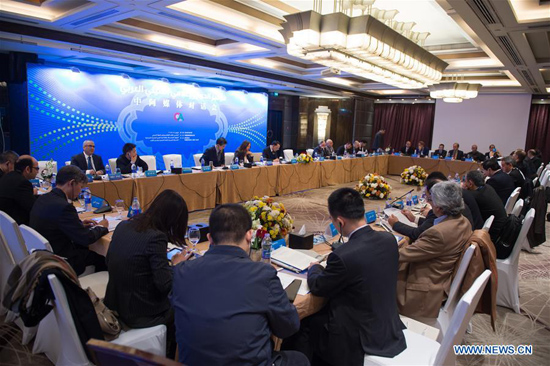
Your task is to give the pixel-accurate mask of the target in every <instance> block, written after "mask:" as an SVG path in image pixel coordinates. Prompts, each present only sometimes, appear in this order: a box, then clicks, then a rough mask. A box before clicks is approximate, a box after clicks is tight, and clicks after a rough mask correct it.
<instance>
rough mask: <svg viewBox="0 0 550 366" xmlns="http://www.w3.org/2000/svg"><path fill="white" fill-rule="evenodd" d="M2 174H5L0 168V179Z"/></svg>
mask: <svg viewBox="0 0 550 366" xmlns="http://www.w3.org/2000/svg"><path fill="white" fill-rule="evenodd" d="M4 175H6V173H4V171H3V170H2V169H0V179H1V178H2V177H3V176H4Z"/></svg>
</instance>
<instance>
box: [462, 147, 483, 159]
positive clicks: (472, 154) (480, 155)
mask: <svg viewBox="0 0 550 366" xmlns="http://www.w3.org/2000/svg"><path fill="white" fill-rule="evenodd" d="M466 156H467V157H468V158H470V159H472V160H473V161H477V162H482V161H485V155H483V153H482V152H479V151H478V149H477V145H472V151H470V152H469V153H468V154H466Z"/></svg>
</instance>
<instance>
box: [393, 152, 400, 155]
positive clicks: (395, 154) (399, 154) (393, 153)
mask: <svg viewBox="0 0 550 366" xmlns="http://www.w3.org/2000/svg"><path fill="white" fill-rule="evenodd" d="M393 155H395V156H399V155H401V153H398V152H396V153H393Z"/></svg>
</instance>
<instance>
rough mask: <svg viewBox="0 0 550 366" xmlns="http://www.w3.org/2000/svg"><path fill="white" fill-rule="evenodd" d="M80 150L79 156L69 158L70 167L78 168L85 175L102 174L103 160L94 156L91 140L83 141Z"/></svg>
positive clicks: (103, 168)
mask: <svg viewBox="0 0 550 366" xmlns="http://www.w3.org/2000/svg"><path fill="white" fill-rule="evenodd" d="M82 150H83V151H82V153H81V154H76V155H75V156H73V157H72V158H71V165H75V166H77V167H79V168H80V170H82V171H83V172H84V173H85V174H92V175H96V174H97V175H102V174H104V173H105V165H103V159H101V156H99V155H96V154H94V152H95V143H94V142H93V141H92V140H86V141H84V143H83V144H82Z"/></svg>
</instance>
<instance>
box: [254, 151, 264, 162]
mask: <svg viewBox="0 0 550 366" xmlns="http://www.w3.org/2000/svg"><path fill="white" fill-rule="evenodd" d="M252 156H254V162H255V163H259V162H260V160H261V158H262V153H261V152H259V153H252Z"/></svg>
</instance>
